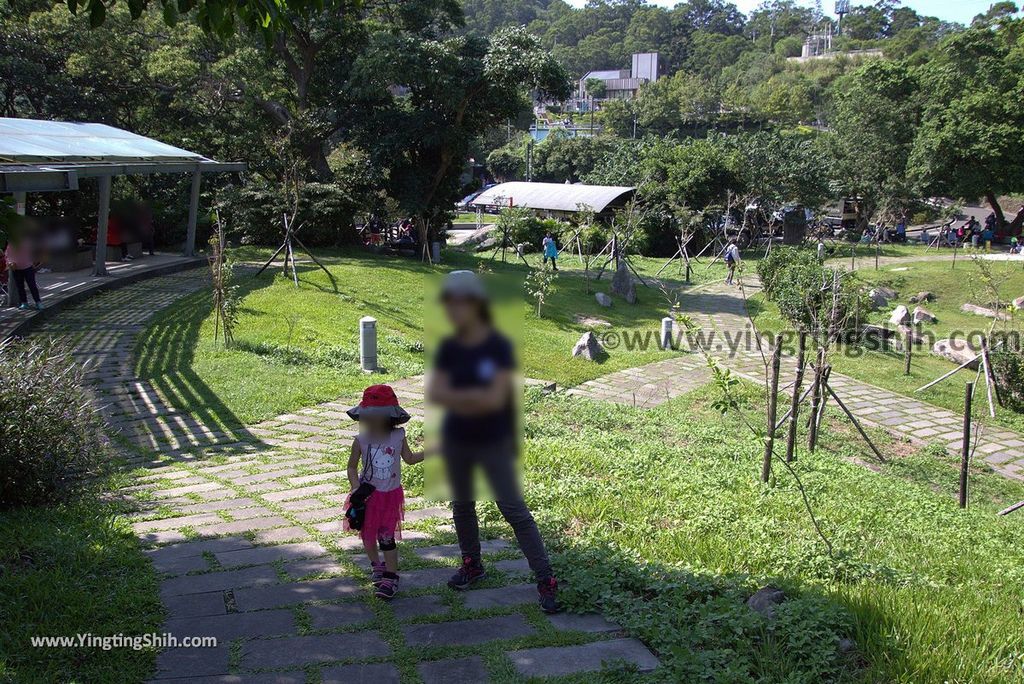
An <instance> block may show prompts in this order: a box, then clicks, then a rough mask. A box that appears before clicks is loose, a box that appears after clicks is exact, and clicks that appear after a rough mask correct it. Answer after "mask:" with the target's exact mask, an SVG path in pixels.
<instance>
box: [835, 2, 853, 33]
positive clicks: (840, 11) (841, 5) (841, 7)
mask: <svg viewBox="0 0 1024 684" xmlns="http://www.w3.org/2000/svg"><path fill="white" fill-rule="evenodd" d="M849 13H850V0H836V14H837V15H839V23H838V25H837V27H836V35H840V34H842V32H843V17H844V16H845V15H847V14H849Z"/></svg>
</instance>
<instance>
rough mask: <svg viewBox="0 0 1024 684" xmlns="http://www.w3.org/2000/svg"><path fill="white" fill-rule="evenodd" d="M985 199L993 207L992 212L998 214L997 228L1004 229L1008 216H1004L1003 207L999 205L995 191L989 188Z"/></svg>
mask: <svg viewBox="0 0 1024 684" xmlns="http://www.w3.org/2000/svg"><path fill="white" fill-rule="evenodd" d="M985 201H986V202H988V205H989V206H990V207H992V213H993V214H995V215H996V229H1002V228H1003V226H1005V225H1006V217H1005V216H1003V208H1002V207H1001V206H999V200H997V199H996V195H995V193H994V192H992V191H991V190H989V191H988V192H986V193H985Z"/></svg>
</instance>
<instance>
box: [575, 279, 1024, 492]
mask: <svg viewBox="0 0 1024 684" xmlns="http://www.w3.org/2000/svg"><path fill="white" fill-rule="evenodd" d="M746 287H747V295H748V296H749V295H751V294H753V292H756V291H757V288H756V285H755V286H754V287H753V289H752V288H751V286H750V285H749V284H747V285H746ZM680 304H681V311H682V313H684V314H686V315H688V316H690V317H691V318H692V319H693V321H694V322H695V323H696V324H697V325H699V326H700V327H701V329H702V334H703V336H704V340H705V346H706V347H707V348H708V351H709V352H710V353H711V356H713V357H715V358H716V359H717V360H718V361H719V363H721V364H722V365H723V366H725V367H727V368H729V369H730V370H731V371H732V372H734V373H736V374H738V375H740V376H742V377H745V378H747V379H749V380H752V381H754V382H757V383H763V382H764V377H765V362H764V358H763V357H762V354H761V352H760V351H758V347H757V342H756V338H755V336H754V331H753V327H752V326H751V324H750V321H749V320H748V319H747V316H746V307H745V303H744V300H743V295H742V292H741V291H740V289H739V288H737V287H727V286H726V285H724V284H714V285H709V286H705V287H702V288H695V289H694V290H690V291H688V292H686V293H684V294H683V295H682V297H681V300H680ZM712 333H714V334H713V336H712ZM764 349H765V352H764V353H765V355H768V354H769V353H770V351H769V345H768V344H767V341H765V342H764ZM795 374H796V359H795V356H793V355H792V354H784V356H783V364H782V375H781V377H780V386H781V387H783V388H785V387H787V386H792V383H793V381H794V378H795ZM710 377H711V373H710V370H709V369H708V368H707V365H706V364H705V362H704V360H703V357H702V356H701V355H700V354H698V353H696V352H695V353H693V354H687V355H683V356H678V357H674V358H671V359H666V360H665V361H658V362H655V363H652V364H648V365H646V366H642V367H640V368H630V369H627V370H623V371H619V372H616V373H612V374H610V375H606V376H604V377H601V378H598V379H596V380H591V381H589V382H586V383H583V384H582V385H579V386H578V387H576V388H573V389H571V390H569V394H573V395H576V396H582V397H587V398H590V399H597V400H606V401H615V402H618V403H622V404H628V405H631V406H638V407H651V406H657V405H658V404H661V403H664V402H665V401H667V400H669V399H671V398H674V397H675V396H678V395H679V394H682V393H685V392H687V391H690V390H692V389H695V388H697V387H700V386H702V385H704V384H705V383H706V382H708V381H709V380H710ZM831 385H832V387H833V388H834V389H835V390H836V392H837V393H838V394H839V396H840V397H842V399H843V403H845V404H846V405H847V407H848V408H849V409H850V410H851V411H852V412H853V413H854V415H856V416H857V418H858V420H860V421H862V422H864V423H866V424H868V425H872V426H875V427H879V428H882V429H885V430H887V431H889V432H890V433H892V434H894V435H897V436H899V437H903V438H907V439H910V440H911V441H914V442H916V443H930V442H939V443H942V444H944V445H945V446H946V447H947V448H948V449H949V450H950V451H953V452H956V453H959V451H960V447H961V436H962V418H961V416H959V415H957V414H955V413H953V412H952V411H948V410H946V409H943V408H939V407H937V406H934V405H932V404H929V403H927V402H924V401H920V400H917V399H914V398H912V397H907V396H904V395H902V394H897V393H896V392H891V391H889V390H885V389H882V388H880V387H876V386H874V385H870V384H867V383H864V382H860V381H859V380H854V379H853V378H850V377H848V376H845V375H841V374H839V373H833V374H832V376H831ZM805 387H806V385H805ZM780 413H781V412H780ZM976 454H977V456H978V457H980V458H981V459H983V460H984V461H985V462H986V463H987V464H988V465H989V466H991V467H992V469H993V470H995V471H996V472H997V473H999V474H1001V475H1003V476H1005V477H1008V478H1011V479H1015V480H1024V435H1021V434H1019V433H1016V432H1014V431H1012V430H1007V429H1005V428H1001V427H991V428H988V429H986V430H985V431H983V432H982V434H981V436H980V439H979V440H978V447H977V451H976Z"/></svg>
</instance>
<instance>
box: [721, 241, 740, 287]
mask: <svg viewBox="0 0 1024 684" xmlns="http://www.w3.org/2000/svg"><path fill="white" fill-rule="evenodd" d="M740 261H741V259H740V248H739V247H737V246H736V238H729V244H728V245H726V247H725V267H726V268H727V269H728V274H727V275H726V276H725V284H726V285H732V284H733V278H734V277H735V276H736V267H737V266H739V265H740Z"/></svg>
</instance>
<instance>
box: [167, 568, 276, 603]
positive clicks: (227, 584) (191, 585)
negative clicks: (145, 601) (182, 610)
mask: <svg viewBox="0 0 1024 684" xmlns="http://www.w3.org/2000/svg"><path fill="white" fill-rule="evenodd" d="M276 582H277V573H276V572H275V571H274V569H273V568H272V567H268V566H258V567H254V568H245V569H244V570H229V571H226V572H208V573H206V574H205V575H184V576H182V577H174V578H172V579H169V580H165V581H164V582H163V583H162V584H161V585H160V596H161V597H166V596H180V595H182V594H200V593H204V592H209V591H226V590H228V589H233V588H235V587H251V586H255V585H260V584H275V583H276Z"/></svg>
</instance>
